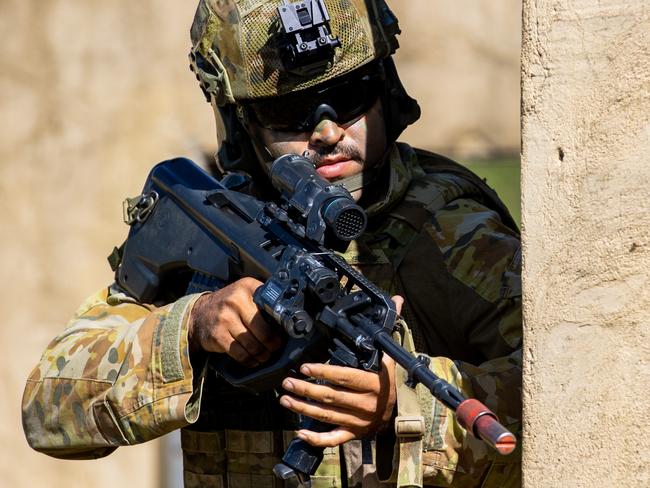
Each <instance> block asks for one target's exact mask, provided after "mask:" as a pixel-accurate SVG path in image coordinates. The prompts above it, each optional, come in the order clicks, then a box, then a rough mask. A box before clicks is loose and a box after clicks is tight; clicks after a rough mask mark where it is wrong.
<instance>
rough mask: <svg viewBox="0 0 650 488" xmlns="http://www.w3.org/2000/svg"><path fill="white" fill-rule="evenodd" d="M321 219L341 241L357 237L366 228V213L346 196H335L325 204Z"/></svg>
mask: <svg viewBox="0 0 650 488" xmlns="http://www.w3.org/2000/svg"><path fill="white" fill-rule="evenodd" d="M323 220H325V223H326V224H327V226H328V227H329V228H330V229H332V230H333V231H334V234H335V235H336V237H337V238H338V239H341V240H343V241H352V240H354V239H357V238H358V237H359V236H361V234H363V231H364V230H366V213H365V212H364V211H363V209H362V208H361V207H359V206H358V205H356V204H355V203H353V202H351V201H350V200H349V199H347V198H336V199H334V200H332V201H331V202H330V203H329V204H327V206H326V207H325V209H324V210H323Z"/></svg>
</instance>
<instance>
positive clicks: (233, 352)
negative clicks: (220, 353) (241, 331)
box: [226, 339, 259, 368]
mask: <svg viewBox="0 0 650 488" xmlns="http://www.w3.org/2000/svg"><path fill="white" fill-rule="evenodd" d="M226 354H228V356H230V357H231V358H233V359H234V360H235V361H237V362H238V363H241V364H243V365H244V366H247V367H249V368H252V367H255V366H257V365H258V364H259V362H258V361H257V360H256V359H255V358H254V357H253V356H251V355H250V354H249V353H248V351H247V350H246V349H244V347H243V346H242V345H241V344H240V343H239V342H237V341H235V340H234V339H233V340H232V342H231V343H230V344H228V346H226Z"/></svg>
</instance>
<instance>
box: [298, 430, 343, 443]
mask: <svg viewBox="0 0 650 488" xmlns="http://www.w3.org/2000/svg"><path fill="white" fill-rule="evenodd" d="M298 437H299V438H300V439H302V440H303V441H305V442H307V443H308V444H311V445H312V446H315V447H336V446H339V445H341V444H343V443H345V442H348V441H351V440H352V439H355V438H356V435H355V434H354V433H352V432H351V431H349V430H347V429H342V428H337V429H334V430H330V431H329V432H313V431H311V430H299V431H298Z"/></svg>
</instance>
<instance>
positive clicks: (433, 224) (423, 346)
mask: <svg viewBox="0 0 650 488" xmlns="http://www.w3.org/2000/svg"><path fill="white" fill-rule="evenodd" d="M389 160H390V161H389V162H390V166H389V171H390V174H389V175H388V176H387V177H388V181H389V185H388V190H387V191H386V194H385V198H383V199H380V200H379V201H377V202H376V203H375V204H373V205H372V206H371V207H370V208H368V211H369V213H370V215H371V218H370V226H369V231H368V232H367V233H366V234H365V235H364V236H363V237H362V238H361V239H359V240H358V241H357V242H355V243H353V245H352V246H351V248H350V250H349V251H348V252H347V253H346V258H347V259H348V260H349V261H350V262H351V263H352V264H354V265H355V266H357V267H358V268H359V269H360V270H361V271H362V272H363V273H364V274H366V275H367V276H368V277H369V278H370V279H372V280H374V281H375V282H376V283H378V284H379V285H380V286H382V287H383V288H385V289H386V290H389V291H390V292H393V293H399V294H401V295H402V296H404V297H405V305H404V308H403V315H404V317H405V318H406V320H407V321H408V322H409V324H410V327H411V329H412V331H413V343H411V347H413V346H414V347H415V349H417V350H419V351H421V352H423V353H426V354H428V355H429V356H431V357H432V360H431V369H432V370H433V371H434V372H435V373H436V374H437V375H439V376H441V377H443V378H444V379H446V380H447V381H449V382H451V383H452V384H454V385H455V386H457V387H458V388H459V389H460V390H462V391H463V393H464V394H465V395H467V396H470V397H476V398H478V399H479V400H481V401H483V402H484V403H485V404H486V405H487V406H488V407H490V408H491V409H493V410H494V411H495V412H496V413H497V415H499V417H500V419H501V421H502V423H503V424H504V425H506V426H507V427H509V428H510V429H511V430H513V431H514V432H516V433H519V432H520V428H521V425H520V419H521V400H520V388H521V298H520V294H521V288H520V247H519V235H518V231H517V230H516V226H515V225H514V224H513V223H512V221H511V219H510V217H509V215H508V213H507V211H506V210H505V209H504V208H503V206H502V204H500V202H499V201H498V199H497V198H496V197H495V196H494V195H493V194H492V193H491V192H490V190H489V189H487V186H486V185H484V184H483V183H482V182H481V181H480V180H479V179H478V178H476V177H475V176H472V175H470V174H468V173H469V172H467V171H466V170H465V171H464V170H463V169H462V168H461V167H459V166H458V165H455V163H452V162H450V161H448V160H445V159H444V158H441V157H439V156H435V155H432V154H429V153H424V152H421V151H415V150H413V149H411V148H410V147H408V146H406V145H404V144H396V145H394V146H393V147H392V148H391V150H390V154H389ZM197 297H198V295H189V296H186V297H182V298H180V299H179V300H177V301H176V302H174V303H170V304H168V305H165V306H162V307H159V308H156V307H154V306H152V305H148V304H141V303H137V302H136V301H134V300H133V299H132V298H131V297H129V296H127V295H125V294H124V293H121V292H120V290H118V289H117V288H115V287H110V288H108V289H106V290H103V291H101V292H99V293H97V294H96V295H94V296H92V297H91V298H89V299H88V300H87V301H86V302H85V303H84V304H83V305H82V306H81V308H80V309H79V310H78V312H77V314H76V315H75V317H74V319H73V320H72V321H71V322H70V323H69V324H68V325H67V327H66V329H65V330H64V332H63V333H62V334H61V335H60V336H58V337H56V338H55V339H54V340H53V341H52V342H51V343H50V344H49V346H48V347H47V349H46V351H45V353H44V354H43V356H42V358H41V361H40V363H39V364H38V365H37V366H36V368H35V369H34V370H33V372H32V373H31V375H30V377H29V379H28V381H27V386H26V389H25V393H24V397H23V425H24V429H25V432H26V435H27V439H28V441H29V443H30V445H31V446H32V447H33V448H34V449H37V450H39V451H41V452H44V453H46V454H49V455H51V456H55V457H59V458H67V459H90V458H97V457H102V456H106V455H108V454H110V453H111V452H112V451H113V450H114V449H116V448H117V447H118V446H123V445H131V444H136V443H140V442H145V441H147V440H149V439H153V438H155V437H158V436H161V435H163V434H165V433H167V432H170V431H172V430H174V429H178V428H183V430H182V445H183V451H184V468H185V484H186V486H187V487H194V486H206V487H221V486H228V487H253V486H255V487H266V486H281V485H280V482H279V481H277V480H275V479H274V477H273V475H272V473H271V468H272V466H273V465H274V464H275V462H277V460H278V456H279V455H281V454H282V452H283V450H284V446H285V445H286V443H287V441H288V440H289V439H290V437H291V429H292V428H293V427H295V425H293V424H292V420H291V416H290V415H287V411H286V410H284V409H282V408H281V407H279V406H278V404H277V401H276V399H275V397H274V396H273V395H268V396H262V397H261V398H256V397H248V396H246V395H244V394H241V393H238V392H233V391H232V389H228V388H227V387H224V385H220V384H219V383H218V382H215V380H214V375H212V374H208V373H209V371H208V369H207V367H206V366H204V365H205V361H203V360H201V359H200V358H190V356H189V354H188V344H187V323H188V316H189V313H190V311H191V307H192V304H193V303H194V301H195V300H196V299H197ZM409 343H410V341H409V337H408V336H407V337H406V341H405V345H409ZM398 376H399V371H398ZM403 388H404V387H403V386H402V385H401V384H399V385H398V390H400V389H403ZM407 394H408V392H407ZM414 397H415V398H416V399H417V401H415V402H413V401H412V400H407V401H403V399H404V398H408V397H404V396H401V395H400V393H399V391H398V410H399V411H398V413H399V414H400V415H402V414H403V413H407V414H408V413H416V414H420V413H421V415H422V416H423V417H424V432H423V436H422V437H421V439H420V438H417V437H416V438H415V440H414V439H411V438H408V437H400V438H399V439H398V441H397V443H395V439H394V438H392V436H391V435H390V432H387V433H384V434H382V435H381V436H380V437H379V438H378V439H377V449H376V451H373V450H370V449H368V446H370V444H369V443H368V442H365V441H364V442H361V441H353V442H351V443H348V444H347V445H346V446H344V447H345V449H343V450H342V451H343V457H344V462H343V463H341V462H340V461H339V459H338V458H337V456H338V449H328V450H327V451H326V459H325V461H324V462H323V464H322V465H321V468H320V469H319V472H318V473H317V475H318V476H317V477H315V483H314V486H317V487H318V486H332V487H334V486H342V484H343V483H342V478H347V480H348V486H359V485H361V484H363V486H373V485H376V484H377V476H376V474H375V473H374V471H375V468H374V467H375V465H376V466H377V467H378V468H379V469H380V471H386V472H388V473H390V471H391V467H392V466H393V465H395V466H397V462H398V461H397V457H398V456H394V455H393V454H394V452H393V449H394V451H395V453H398V454H399V452H400V451H401V452H402V453H403V454H405V453H406V451H409V450H410V451H413V450H414V446H416V447H417V450H418V452H417V453H414V452H410V454H411V455H415V456H416V457H417V456H421V458H422V464H423V476H424V483H425V484H426V485H431V486H456V487H473V486H477V487H478V486H485V487H508V486H519V484H520V479H521V478H520V467H519V462H520V449H519V448H518V449H517V451H515V453H513V454H512V455H510V456H508V457H501V456H499V455H497V454H496V453H494V452H493V451H491V450H489V449H488V448H487V447H486V446H485V445H484V444H483V443H482V442H480V441H477V440H476V439H474V438H473V437H472V436H470V435H468V434H467V433H466V432H465V431H464V430H463V429H462V428H461V427H460V426H459V425H458V424H457V423H456V421H455V418H454V415H453V414H451V413H450V412H449V411H448V410H447V409H446V408H445V407H443V406H442V405H441V404H440V403H439V402H437V401H435V400H433V399H432V398H431V396H430V395H429V394H428V392H427V391H425V390H424V389H422V388H421V387H418V388H417V389H416V392H415V395H414ZM414 403H415V404H414ZM384 446H388V447H387V448H385V447H384ZM420 446H421V451H422V452H421V453H420V452H419V451H420ZM341 466H343V469H344V470H345V471H344V472H343V474H342V473H341V470H342V468H341ZM410 469H417V467H414V466H411V467H410ZM418 476H419V474H417V473H416V476H415V478H416V479H417V478H418ZM386 486H388V485H386Z"/></svg>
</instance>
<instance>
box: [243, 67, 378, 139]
mask: <svg viewBox="0 0 650 488" xmlns="http://www.w3.org/2000/svg"><path fill="white" fill-rule="evenodd" d="M384 89H385V75H384V70H383V66H382V65H381V63H379V62H376V63H372V64H371V65H369V66H367V67H363V68H360V69H358V70H355V71H353V72H352V73H350V74H348V75H345V76H342V77H341V78H337V79H335V80H332V82H329V83H325V84H322V85H318V86H315V87H313V88H308V89H307V90H302V91H299V92H295V93H291V94H289V95H283V96H279V97H274V98H266V99H259V100H255V101H254V102H248V103H245V104H244V105H243V108H244V111H245V113H246V116H247V117H249V118H252V119H254V120H255V121H257V123H258V124H259V125H261V126H262V127H265V128H267V129H271V130H277V131H283V132H311V131H312V130H314V127H315V126H316V125H317V124H318V123H319V122H320V121H321V119H322V118H323V117H324V116H327V118H329V119H331V120H334V121H336V122H337V123H339V124H345V123H346V122H349V121H351V120H354V119H355V118H357V117H359V116H360V115H363V114H364V113H366V112H367V111H368V110H369V109H370V107H372V106H373V104H374V103H375V102H376V101H377V99H378V98H379V96H380V95H381V94H382V92H383V90H384Z"/></svg>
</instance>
